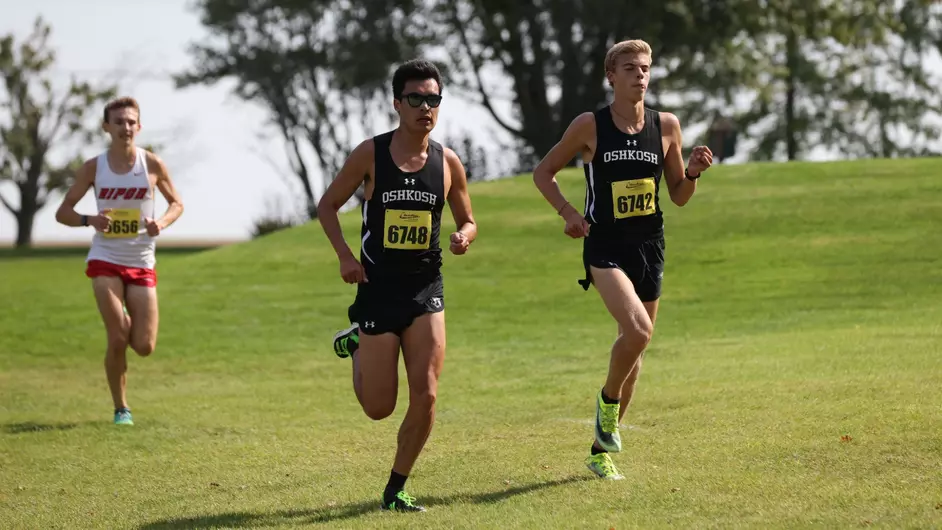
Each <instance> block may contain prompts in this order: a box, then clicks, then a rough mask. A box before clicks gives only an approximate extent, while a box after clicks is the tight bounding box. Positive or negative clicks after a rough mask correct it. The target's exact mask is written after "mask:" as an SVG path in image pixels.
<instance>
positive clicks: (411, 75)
mask: <svg viewBox="0 0 942 530" xmlns="http://www.w3.org/2000/svg"><path fill="white" fill-rule="evenodd" d="M426 79H434V80H435V82H436V83H438V94H439V95H441V93H442V90H443V89H444V88H445V87H443V86H442V73H441V72H439V71H438V67H437V66H435V64H434V63H432V62H431V61H426V60H425V59H412V60H411V61H408V62H405V63H403V64H401V65H400V66H399V68H396V73H394V74H393V81H392V89H393V97H394V98H396V99H399V98H400V97H402V91H403V90H405V88H406V83H407V82H409V81H425V80H426Z"/></svg>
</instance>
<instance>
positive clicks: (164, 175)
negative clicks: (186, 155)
mask: <svg viewBox="0 0 942 530" xmlns="http://www.w3.org/2000/svg"><path fill="white" fill-rule="evenodd" d="M147 158H148V160H147V166H148V167H153V168H155V169H156V170H157V171H156V172H157V189H158V190H160V194H161V195H163V196H164V199H166V200H167V211H166V212H164V215H163V217H161V218H160V219H157V226H158V227H160V229H161V230H163V229H164V228H167V227H168V226H170V225H172V224H173V223H174V221H176V220H177V219H178V218H179V217H180V216H181V215H183V200H182V199H181V198H180V194H179V193H178V192H177V188H176V186H174V185H173V180H172V179H171V178H170V171H168V170H167V165H166V164H164V161H163V160H161V159H160V157H158V156H157V155H155V154H153V153H148V154H147Z"/></svg>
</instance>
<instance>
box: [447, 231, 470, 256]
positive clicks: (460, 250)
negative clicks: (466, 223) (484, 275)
mask: <svg viewBox="0 0 942 530" xmlns="http://www.w3.org/2000/svg"><path fill="white" fill-rule="evenodd" d="M470 244H471V241H469V240H468V236H466V235H464V234H462V233H461V232H455V233H454V234H452V235H451V253H452V254H454V255H456V256H460V255H462V254H464V253H465V252H467V251H468V246H469V245H470Z"/></svg>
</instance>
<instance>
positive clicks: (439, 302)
mask: <svg viewBox="0 0 942 530" xmlns="http://www.w3.org/2000/svg"><path fill="white" fill-rule="evenodd" d="M429 302H430V303H431V304H432V307H434V308H435V309H438V308H439V307H441V306H442V299H441V298H432V299H431V300H429Z"/></svg>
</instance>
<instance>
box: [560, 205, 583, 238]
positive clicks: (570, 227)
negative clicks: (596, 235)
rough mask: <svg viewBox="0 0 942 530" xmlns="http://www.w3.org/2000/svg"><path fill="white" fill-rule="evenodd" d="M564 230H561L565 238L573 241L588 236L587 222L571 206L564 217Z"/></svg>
mask: <svg viewBox="0 0 942 530" xmlns="http://www.w3.org/2000/svg"><path fill="white" fill-rule="evenodd" d="M563 219H565V220H566V228H565V229H564V230H563V231H564V232H565V233H566V235H567V236H569V237H571V238H573V239H579V238H580V237H585V236H587V235H589V222H588V221H586V220H585V217H583V216H582V214H581V213H579V211H578V210H576V209H575V208H573V207H572V206H569V207H568V211H567V212H566V215H565V217H563Z"/></svg>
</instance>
